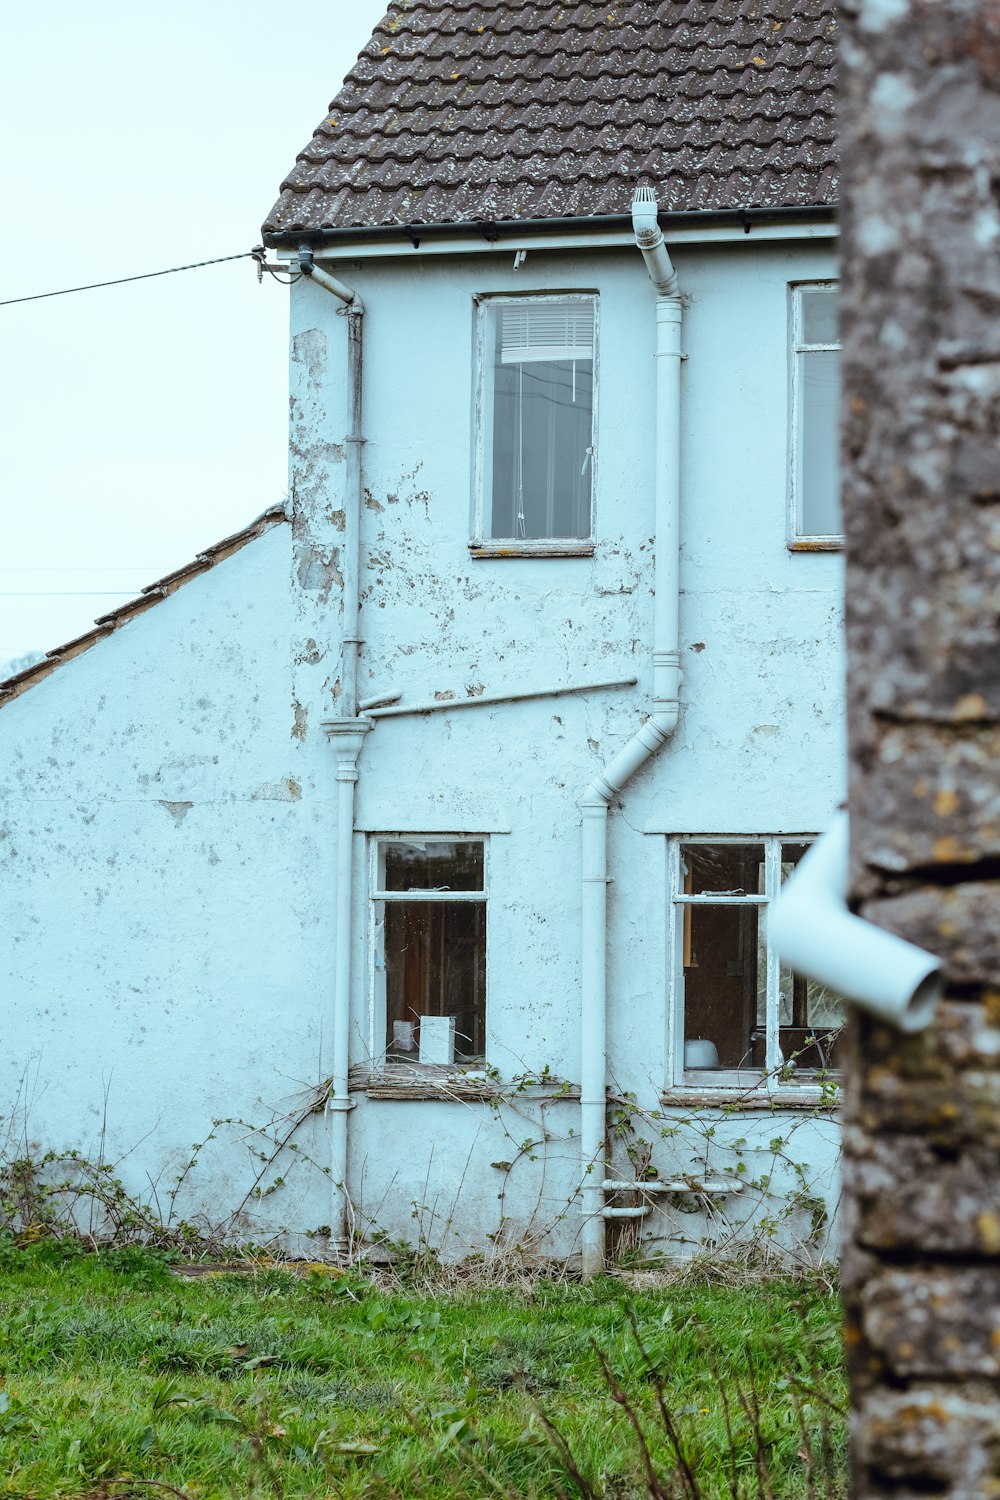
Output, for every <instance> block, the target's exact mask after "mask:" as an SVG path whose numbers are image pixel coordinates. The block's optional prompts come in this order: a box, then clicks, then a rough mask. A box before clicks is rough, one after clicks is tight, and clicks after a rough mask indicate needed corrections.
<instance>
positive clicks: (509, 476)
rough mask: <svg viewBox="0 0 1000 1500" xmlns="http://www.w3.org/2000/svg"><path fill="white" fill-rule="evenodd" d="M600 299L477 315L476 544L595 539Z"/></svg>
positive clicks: (487, 305) (487, 307) (517, 304)
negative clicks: (592, 537) (595, 442)
mask: <svg viewBox="0 0 1000 1500" xmlns="http://www.w3.org/2000/svg"><path fill="white" fill-rule="evenodd" d="M596 313H597V301H596V298H594V297H590V296H573V297H559V298H553V297H531V298H526V299H523V300H517V301H515V300H513V299H508V298H490V299H489V300H485V301H484V302H483V303H482V305H481V307H480V314H479V318H480V399H479V407H480V423H479V425H480V434H479V475H478V483H477V491H478V517H477V525H476V540H477V541H487V540H489V541H501V542H504V543H507V544H509V545H510V546H512V547H515V548H516V547H518V546H525V545H529V544H532V543H534V544H539V543H541V544H544V543H545V542H556V541H565V542H573V541H576V542H582V541H586V540H587V539H588V538H589V537H590V535H591V497H592V492H593V478H594V371H595V354H596Z"/></svg>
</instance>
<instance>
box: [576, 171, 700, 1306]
mask: <svg viewBox="0 0 1000 1500" xmlns="http://www.w3.org/2000/svg"><path fill="white" fill-rule="evenodd" d="M632 223H633V226H634V228H635V240H636V244H637V245H638V247H639V249H640V250H641V251H642V254H643V258H644V259H645V262H646V266H647V269H648V271H649V276H650V280H651V281H652V283H653V285H654V287H655V288H656V292H657V297H656V432H655V453H654V509H655V545H656V554H655V558H656V560H655V571H654V595H655V602H654V619H653V651H652V656H653V701H652V704H651V712H650V715H649V718H648V719H647V720H646V721H645V723H644V724H642V725H641V726H640V728H639V729H638V730H637V731H636V732H635V734H634V735H633V736H632V738H631V739H630V740H629V741H628V743H627V744H626V745H625V746H624V747H623V748H622V749H621V750H620V751H619V752H618V754H617V755H616V756H614V758H613V759H612V760H611V761H610V762H609V763H608V765H606V766H605V767H604V769H603V770H602V771H600V772H599V773H598V774H597V775H596V776H595V777H594V779H593V781H592V782H591V783H590V785H589V786H588V788H587V790H586V791H585V792H584V794H583V797H582V799H581V806H582V809H583V851H582V865H583V871H582V874H583V880H582V895H581V913H582V931H583V950H582V955H581V1005H580V1032H581V1043H582V1052H583V1056H582V1063H581V1071H580V1143H581V1161H582V1168H583V1178H582V1194H581V1197H582V1209H583V1230H582V1234H581V1250H582V1256H583V1274H584V1276H585V1277H588V1278H589V1277H591V1276H596V1275H598V1274H599V1273H600V1272H601V1271H603V1269H604V1248H605V1233H604V1227H605V1222H606V1219H607V1216H608V1214H609V1213H610V1210H609V1209H608V1207H607V1203H606V1198H605V1189H604V1181H605V1179H606V1178H608V1177H609V1176H610V1175H611V1174H610V1173H609V1171H608V1169H607V1162H606V1154H607V1140H606V1137H607V1076H608V1039H607V971H608V880H609V876H608V807H609V805H610V803H611V800H612V798H613V797H615V796H616V795H617V794H618V793H619V792H620V791H621V790H622V788H623V787H624V786H625V784H626V782H627V781H629V780H630V778H631V777H632V776H634V775H635V773H636V772H637V771H638V770H639V768H640V767H641V766H643V765H645V763H646V761H647V760H649V759H650V758H651V757H652V756H654V755H655V754H656V753H657V751H659V750H661V749H662V748H663V746H664V745H665V744H666V743H667V741H668V740H669V738H670V736H671V735H672V734H673V732H674V730H675V729H676V727H677V721H678V718H679V715H680V685H681V672H680V622H679V607H680V576H679V564H680V495H681V489H680V426H681V360H682V358H683V355H682V354H681V298H680V283H679V282H678V279H677V273H676V272H675V271H674V268H673V266H672V265H671V263H670V256H669V255H668V254H667V249H666V246H665V245H664V243H663V235H662V234H661V233H660V228H659V225H658V224H657V220H656V199H655V197H654V196H653V194H652V192H651V191H650V190H649V189H648V188H639V189H637V190H636V194H635V198H634V200H633V203H632Z"/></svg>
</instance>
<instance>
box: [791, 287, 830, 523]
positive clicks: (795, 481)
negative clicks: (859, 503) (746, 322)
mask: <svg viewBox="0 0 1000 1500" xmlns="http://www.w3.org/2000/svg"><path fill="white" fill-rule="evenodd" d="M788 291H789V328H788V350H789V365H790V370H789V387H790V400H789V418H788V437H789V441H788V451H789V485H788V536H787V546H788V550H789V551H790V552H841V551H843V547H844V533H843V531H838V532H829V533H822V532H813V531H807V530H806V529H805V527H804V526H803V524H802V502H803V498H804V496H803V491H804V486H803V483H802V473H801V462H802V420H803V414H804V408H803V398H802V384H803V382H802V372H803V369H804V360H805V359H806V358H808V356H809V355H810V354H823V353H837V354H839V353H840V350H841V342H840V340H839V339H838V340H837V342H836V343H832V344H829V343H828V344H818V343H812V344H810V343H806V341H805V338H804V332H803V328H804V318H803V311H802V294H803V292H831V293H839V291H840V282H839V280H837V279H836V278H835V277H830V278H825V279H820V280H816V281H792V282H789V284H788Z"/></svg>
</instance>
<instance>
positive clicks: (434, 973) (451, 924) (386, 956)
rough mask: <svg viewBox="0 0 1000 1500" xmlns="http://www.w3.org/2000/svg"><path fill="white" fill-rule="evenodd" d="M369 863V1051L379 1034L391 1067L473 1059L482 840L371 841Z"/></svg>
mask: <svg viewBox="0 0 1000 1500" xmlns="http://www.w3.org/2000/svg"><path fill="white" fill-rule="evenodd" d="M372 858H373V870H372V902H373V911H374V920H373V924H372V925H373V935H374V943H373V976H374V994H373V1017H374V1025H375V1030H376V1043H375V1044H376V1047H378V1046H379V1045H380V1041H379V1035H381V1036H384V1051H385V1055H386V1056H387V1057H388V1058H390V1059H393V1060H395V1061H407V1062H418V1061H419V1062H423V1063H451V1062H472V1061H475V1060H479V1059H481V1058H483V1057H484V1056H485V1053H486V909H487V894H488V893H487V880H486V877H487V868H486V865H487V859H486V843H485V840H483V839H472V838H459V837H454V838H442V837H435V838H419V837H413V836H409V835H408V836H407V837H405V838H379V839H376V840H374V841H373V853H372ZM383 1028H384V1029H383Z"/></svg>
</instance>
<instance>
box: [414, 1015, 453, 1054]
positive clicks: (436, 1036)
mask: <svg viewBox="0 0 1000 1500" xmlns="http://www.w3.org/2000/svg"><path fill="white" fill-rule="evenodd" d="M420 1061H421V1062H422V1063H453V1062H454V1061H455V1017H454V1016H421V1017H420Z"/></svg>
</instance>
